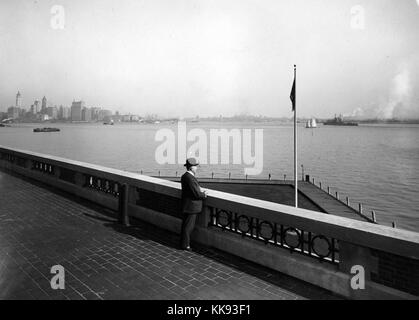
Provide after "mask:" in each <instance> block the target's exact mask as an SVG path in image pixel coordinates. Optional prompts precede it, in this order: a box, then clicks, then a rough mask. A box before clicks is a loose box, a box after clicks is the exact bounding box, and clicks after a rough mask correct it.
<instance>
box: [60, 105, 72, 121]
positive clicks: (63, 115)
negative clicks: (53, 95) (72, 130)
mask: <svg viewBox="0 0 419 320" xmlns="http://www.w3.org/2000/svg"><path fill="white" fill-rule="evenodd" d="M70 117H71V109H70V108H69V107H63V106H60V108H59V109H58V119H60V120H67V119H70Z"/></svg>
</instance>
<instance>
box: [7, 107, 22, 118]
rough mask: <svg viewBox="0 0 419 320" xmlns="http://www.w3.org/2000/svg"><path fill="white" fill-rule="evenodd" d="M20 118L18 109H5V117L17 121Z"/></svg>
mask: <svg viewBox="0 0 419 320" xmlns="http://www.w3.org/2000/svg"><path fill="white" fill-rule="evenodd" d="M19 116H20V108H19V107H10V108H8V109H7V117H8V118H11V119H17V118H19Z"/></svg>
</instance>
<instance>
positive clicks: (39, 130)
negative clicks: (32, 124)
mask: <svg viewBox="0 0 419 320" xmlns="http://www.w3.org/2000/svg"><path fill="white" fill-rule="evenodd" d="M59 131H60V129H58V128H36V129H33V132H59Z"/></svg>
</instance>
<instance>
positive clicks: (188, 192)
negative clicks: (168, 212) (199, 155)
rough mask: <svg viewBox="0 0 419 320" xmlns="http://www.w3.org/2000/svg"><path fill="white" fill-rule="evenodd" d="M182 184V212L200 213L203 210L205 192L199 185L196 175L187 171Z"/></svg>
mask: <svg viewBox="0 0 419 320" xmlns="http://www.w3.org/2000/svg"><path fill="white" fill-rule="evenodd" d="M181 184H182V212H183V213H200V212H201V211H202V200H203V199H205V194H204V193H203V192H202V191H201V188H200V187H199V183H198V180H197V179H196V178H195V176H194V175H192V174H190V173H189V172H185V173H184V174H183V176H182V179H181Z"/></svg>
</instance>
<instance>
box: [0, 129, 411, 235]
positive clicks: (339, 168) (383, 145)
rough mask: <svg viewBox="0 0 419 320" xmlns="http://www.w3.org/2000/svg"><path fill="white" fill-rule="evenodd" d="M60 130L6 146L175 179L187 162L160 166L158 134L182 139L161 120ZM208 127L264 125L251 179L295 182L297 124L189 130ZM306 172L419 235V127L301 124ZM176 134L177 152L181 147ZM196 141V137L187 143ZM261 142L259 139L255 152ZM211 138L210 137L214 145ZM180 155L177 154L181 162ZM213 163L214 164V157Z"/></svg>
mask: <svg viewBox="0 0 419 320" xmlns="http://www.w3.org/2000/svg"><path fill="white" fill-rule="evenodd" d="M48 126H54V127H57V128H59V129H60V130H61V131H60V132H51V133H34V132H33V129H34V128H36V127H39V124H14V125H12V126H11V127H5V128H0V145H2V146H5V147H14V148H19V149H23V150H30V151H35V152H39V153H44V154H51V155H56V156H60V157H63V158H68V159H73V160H80V161H85V162H89V163H94V164H100V165H104V166H107V167H113V168H118V169H122V170H127V171H133V172H138V173H141V172H143V174H148V175H155V176H157V175H159V174H160V175H161V176H175V175H176V174H177V175H180V174H181V173H182V171H183V170H184V168H183V166H182V164H181V163H178V164H165V165H160V164H159V163H158V162H157V161H156V150H157V148H158V147H159V146H160V145H161V144H162V141H156V139H155V136H156V133H157V132H158V131H159V130H161V129H169V130H171V132H173V133H174V134H175V136H176V134H177V129H178V127H177V124H176V123H160V124H115V125H114V126H109V125H108V126H104V125H103V124H61V123H56V124H48ZM192 129H202V130H203V131H204V132H206V133H208V135H207V136H208V139H209V136H210V135H209V130H210V129H227V130H232V129H238V130H240V132H243V129H252V131H251V132H252V137H254V135H255V133H254V129H262V130H263V170H262V172H261V174H259V175H257V176H249V179H268V176H269V174H270V175H271V176H272V179H281V180H282V179H287V180H290V179H293V126H292V124H284V123H263V122H255V123H253V122H252V123H250V122H249V123H238V122H237V123H226V122H223V123H219V122H194V123H187V131H188V132H189V131H190V130H192ZM298 136H299V137H298V163H299V165H298V166H299V168H298V172H299V173H298V175H299V176H298V177H299V178H300V179H301V178H302V174H303V172H302V170H303V168H302V167H301V165H303V167H304V173H305V174H309V175H310V177H311V178H314V181H315V184H316V185H319V182H321V184H322V187H323V189H327V187H328V186H330V188H331V192H332V193H333V194H335V192H336V191H338V192H339V195H340V197H341V199H345V198H346V196H349V197H350V202H351V204H352V205H353V206H354V207H356V208H357V207H358V203H362V204H363V207H364V213H366V214H370V212H371V210H374V211H375V212H376V215H377V221H378V223H381V224H384V225H391V223H392V222H393V221H394V222H395V223H396V225H397V227H398V228H403V229H408V230H412V231H417V232H419V212H418V211H419V210H418V208H419V197H418V195H419V145H418V141H419V125H387V124H380V125H379V124H377V125H360V126H359V127H334V126H322V125H321V124H319V125H318V128H316V129H307V128H305V124H303V123H302V124H300V125H299V128H298ZM177 138H178V137H177V136H176V144H177V145H176V146H175V150H178V140H177ZM192 144H193V142H188V143H187V146H190V145H192ZM254 144H255V141H254V140H252V147H253V149H254V147H255V146H254ZM209 145H210V142H209V141H208V146H209ZM231 158H232V157H230V164H211V165H210V164H208V163H207V164H205V161H201V162H204V163H203V164H202V166H201V168H200V171H199V176H201V177H211V176H212V174H214V176H215V177H220V178H221V177H222V178H228V176H229V174H231V177H232V178H243V177H244V168H245V167H249V165H246V164H235V165H232V164H231V163H232V159H231ZM176 160H177V159H176ZM207 162H208V161H207Z"/></svg>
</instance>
